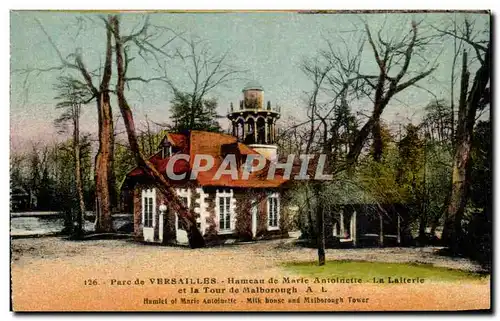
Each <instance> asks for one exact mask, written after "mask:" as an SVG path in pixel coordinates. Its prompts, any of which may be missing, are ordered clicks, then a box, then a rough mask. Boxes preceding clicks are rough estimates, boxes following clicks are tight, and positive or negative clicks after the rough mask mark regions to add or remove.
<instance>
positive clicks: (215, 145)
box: [122, 85, 288, 244]
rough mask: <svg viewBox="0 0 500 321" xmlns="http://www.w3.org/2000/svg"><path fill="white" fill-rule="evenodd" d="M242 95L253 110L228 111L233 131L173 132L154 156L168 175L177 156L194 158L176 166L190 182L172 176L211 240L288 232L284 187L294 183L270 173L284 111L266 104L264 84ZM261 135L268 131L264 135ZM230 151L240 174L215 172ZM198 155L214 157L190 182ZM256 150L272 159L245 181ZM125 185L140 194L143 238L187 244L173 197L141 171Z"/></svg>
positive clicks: (137, 208)
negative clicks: (171, 203)
mask: <svg viewBox="0 0 500 321" xmlns="http://www.w3.org/2000/svg"><path fill="white" fill-rule="evenodd" d="M243 93H244V103H242V104H243V106H246V107H245V108H242V109H240V110H239V111H238V112H235V111H233V112H230V113H229V115H228V118H229V119H230V120H231V122H232V124H233V128H232V129H233V133H234V135H226V134H219V133H211V132H203V131H190V132H187V133H168V134H166V136H165V137H164V138H163V140H162V142H161V143H160V145H159V146H158V151H157V153H156V154H155V155H153V156H152V157H150V158H149V161H150V162H151V163H152V164H153V165H154V166H155V167H156V169H158V170H159V171H160V172H161V173H164V174H165V173H166V169H167V165H168V162H169V160H170V159H171V157H173V156H174V155H178V154H185V155H188V156H189V161H187V160H183V159H182V160H177V161H176V162H175V163H174V166H173V171H174V173H176V175H182V174H186V175H185V177H186V178H185V179H182V180H170V179H169V178H167V175H166V178H167V179H168V180H169V182H170V184H171V186H172V187H173V188H174V189H175V191H176V193H177V196H178V197H179V198H180V199H181V200H182V201H183V202H184V204H185V205H186V206H187V207H188V208H189V209H190V211H191V213H194V215H195V217H196V222H197V226H198V229H199V230H200V232H201V234H202V235H203V237H204V238H205V239H206V241H207V242H208V243H210V242H214V243H217V242H226V241H227V240H228V239H231V240H240V241H248V240H258V239H269V238H279V237H287V236H288V215H287V204H288V200H287V196H286V189H285V188H284V186H285V183H286V182H287V180H285V179H284V178H283V177H282V176H281V175H280V173H276V174H275V175H274V177H273V178H272V179H268V178H267V173H268V169H269V164H270V161H271V160H272V159H274V158H275V156H276V149H277V148H276V146H275V145H274V142H275V140H274V135H275V127H274V125H275V121H276V120H277V119H278V118H279V113H278V112H277V111H271V110H267V109H266V110H264V109H262V108H261V107H262V102H263V90H262V87H257V86H254V85H251V86H247V87H245V89H244V90H243ZM251 107H252V108H251ZM238 127H239V128H240V129H241V131H239V129H238ZM259 133H263V135H264V136H262V135H260V136H259ZM244 142H247V143H249V144H244ZM228 154H231V155H235V159H236V163H237V172H238V175H237V177H234V176H233V175H230V174H223V175H220V176H217V175H216V172H217V169H218V168H219V167H220V166H221V165H222V164H223V162H224V159H225V158H226V157H227V155H228ZM197 155H210V156H211V157H212V158H213V159H214V160H215V162H214V164H213V166H212V167H211V168H210V169H208V170H204V171H200V172H199V173H198V174H197V177H196V179H191V178H190V174H191V173H192V171H193V168H195V167H196V165H195V163H194V162H195V159H196V157H197ZM251 155H254V156H255V155H263V156H264V157H265V158H266V159H265V162H266V164H265V166H264V168H263V169H261V170H258V171H253V172H251V173H249V176H248V179H244V177H243V176H242V174H243V171H244V170H243V167H244V164H245V162H246V159H247V158H248V157H249V156H251ZM122 190H125V191H126V192H127V193H128V194H133V213H134V235H135V237H136V239H137V240H140V241H144V242H150V243H162V244H168V243H176V244H186V243H187V242H188V238H187V233H186V231H185V230H184V229H183V227H182V225H181V224H180V222H179V217H178V215H177V213H175V212H174V211H172V210H170V209H169V206H168V204H169V200H168V199H167V197H166V196H165V195H163V194H162V193H161V192H160V190H159V189H158V188H156V187H155V184H154V183H153V182H152V181H151V179H150V178H149V176H148V175H147V174H146V173H145V172H144V170H143V169H142V168H140V167H138V168H135V169H134V170H132V171H131V172H129V173H128V175H127V177H126V179H125V181H124V183H123V185H122ZM162 205H165V206H162Z"/></svg>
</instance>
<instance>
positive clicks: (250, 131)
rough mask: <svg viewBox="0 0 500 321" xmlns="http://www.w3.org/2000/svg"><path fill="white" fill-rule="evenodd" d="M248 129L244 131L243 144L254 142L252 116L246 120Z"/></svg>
mask: <svg viewBox="0 0 500 321" xmlns="http://www.w3.org/2000/svg"><path fill="white" fill-rule="evenodd" d="M247 128H248V131H247V132H245V144H255V136H256V135H255V121H254V119H253V118H251V117H250V118H249V119H248V120H247Z"/></svg>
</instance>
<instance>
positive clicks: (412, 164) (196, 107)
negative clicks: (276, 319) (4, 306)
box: [10, 10, 493, 312]
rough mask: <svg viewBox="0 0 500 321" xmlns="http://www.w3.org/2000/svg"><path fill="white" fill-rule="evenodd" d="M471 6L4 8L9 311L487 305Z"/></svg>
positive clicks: (481, 120)
mask: <svg viewBox="0 0 500 321" xmlns="http://www.w3.org/2000/svg"><path fill="white" fill-rule="evenodd" d="M490 29H491V14H490V12H488V11H457V12H453V11H442V12H433V11H422V12H418V11H413V12H408V11H359V12H356V11H345V12H343V11H258V10H256V11H140V12H139V11H136V12H133V11H119V10H117V11H111V10H110V11H11V13H10V30H11V33H10V35H11V36H10V48H11V57H10V59H11V73H10V79H11V84H10V85H11V96H10V125H11V127H10V143H11V145H10V146H11V147H10V181H11V185H10V186H11V188H10V239H11V240H10V247H11V258H10V259H11V268H10V277H11V310H12V311H15V312H28V311H332V312H333V311H352V312H357V311H358V312H359V311H470V310H478V311H491V284H490V283H491V271H492V270H491V258H492V214H493V213H492V210H493V207H492V116H491V112H490V102H491V100H490V97H491V90H490V85H491V69H492V68H491V65H492V57H491V50H492V49H491V40H492V36H491V30H490Z"/></svg>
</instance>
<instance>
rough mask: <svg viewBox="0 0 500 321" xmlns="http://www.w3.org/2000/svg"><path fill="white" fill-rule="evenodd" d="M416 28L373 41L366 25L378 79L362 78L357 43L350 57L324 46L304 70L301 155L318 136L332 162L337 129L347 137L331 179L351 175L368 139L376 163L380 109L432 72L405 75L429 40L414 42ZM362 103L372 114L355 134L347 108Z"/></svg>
mask: <svg viewBox="0 0 500 321" xmlns="http://www.w3.org/2000/svg"><path fill="white" fill-rule="evenodd" d="M418 26H419V24H418V23H416V22H414V21H413V22H412V23H411V29H410V31H409V32H408V33H407V34H404V35H403V36H402V37H401V38H400V39H397V40H396V39H395V38H390V39H384V37H383V36H382V29H380V30H379V31H378V33H377V38H375V37H373V35H372V32H371V29H370V27H369V26H368V24H367V23H365V25H364V35H365V37H366V40H367V42H368V47H369V48H370V50H371V51H372V54H373V57H374V60H375V63H376V66H377V69H378V73H377V74H366V73H364V72H363V71H362V70H361V57H362V53H363V48H364V41H362V39H360V40H361V41H360V45H359V46H358V48H357V50H356V51H352V49H351V48H349V46H348V45H347V43H346V42H345V41H343V44H344V47H345V49H344V50H343V51H341V50H340V49H339V46H338V43H339V42H336V43H333V42H331V41H327V45H328V48H327V49H326V50H323V51H321V52H320V54H319V56H320V58H321V59H316V60H314V61H312V63H311V62H308V63H305V64H304V65H303V70H304V72H306V74H307V75H309V78H310V79H311V80H312V82H313V90H312V91H311V93H310V94H309V97H310V99H309V104H308V119H309V121H308V124H309V127H310V135H309V139H308V143H307V147H306V152H308V151H309V150H310V149H311V146H312V145H313V142H314V139H315V137H316V135H317V134H318V133H322V135H321V136H322V137H321V138H320V139H319V143H320V148H319V150H320V151H321V152H323V153H326V154H327V155H329V156H330V157H328V159H330V160H331V159H332V157H331V156H332V155H333V154H334V151H335V149H336V148H338V146H334V145H338V144H339V142H340V139H339V129H340V128H341V127H344V131H346V132H347V133H349V134H350V135H349V134H347V135H346V134H344V140H346V141H347V144H346V147H347V146H348V148H346V150H347V154H346V156H345V161H344V163H343V164H336V166H335V167H334V168H333V166H330V167H329V168H330V171H331V173H333V174H335V173H340V172H341V171H343V170H345V169H349V170H350V172H351V170H352V169H353V167H354V165H355V163H356V162H357V159H358V157H359V156H360V154H361V152H362V150H363V147H364V146H365V144H366V142H367V140H368V138H369V137H370V135H371V136H372V137H373V158H374V159H375V160H376V161H380V160H381V157H382V149H383V141H382V135H381V123H380V122H381V115H382V113H383V111H384V109H385V108H386V106H387V105H388V104H389V102H390V101H391V100H392V99H393V98H394V96H395V95H396V94H398V93H400V92H401V91H403V90H405V89H406V88H408V87H410V86H412V85H415V84H416V83H417V82H418V81H420V80H422V79H424V78H425V77H427V76H428V75H430V74H431V73H432V72H433V71H434V70H435V66H430V67H427V68H425V69H424V70H423V71H418V72H414V73H413V75H412V76H410V70H411V71H413V70H414V69H417V68H411V69H410V65H411V61H412V58H413V56H414V55H415V54H416V53H415V52H416V51H417V49H423V48H425V46H426V45H427V44H428V43H429V42H430V38H428V37H419V36H418V34H417V32H418ZM340 44H342V42H340ZM429 64H430V63H428V65H429ZM419 69H420V68H419ZM362 98H368V99H369V100H370V101H371V102H372V104H373V107H372V111H371V114H370V115H367V118H368V119H367V121H366V122H365V123H364V125H363V126H361V128H360V129H359V130H357V128H352V127H353V125H354V126H356V121H355V120H354V119H352V118H353V117H351V116H350V115H349V113H350V102H352V101H354V100H360V99H362ZM320 99H321V101H322V102H321V103H320V102H319V100H320ZM349 123H352V124H349ZM347 136H352V137H347ZM313 185H314V188H313V190H314V194H315V197H316V198H317V199H318V200H319V197H320V194H321V183H316V184H313ZM321 203H322V202H321V201H318V204H319V207H317V208H316V210H317V211H318V212H317V215H318V219H317V222H318V230H319V231H318V232H319V236H318V242H319V243H318V257H319V264H320V265H322V264H324V260H325V258H324V243H325V241H324V236H323V231H324V225H323V219H324V218H323V216H322V215H323V214H322V212H323V209H322V205H321Z"/></svg>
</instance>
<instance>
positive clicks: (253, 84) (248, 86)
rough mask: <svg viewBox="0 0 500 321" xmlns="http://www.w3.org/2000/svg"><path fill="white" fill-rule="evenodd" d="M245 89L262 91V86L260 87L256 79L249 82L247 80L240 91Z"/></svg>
mask: <svg viewBox="0 0 500 321" xmlns="http://www.w3.org/2000/svg"><path fill="white" fill-rule="evenodd" d="M247 90H260V91H264V87H262V85H261V84H259V83H258V82H256V81H250V82H248V83H247V84H246V85H245V87H243V90H242V91H247Z"/></svg>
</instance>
